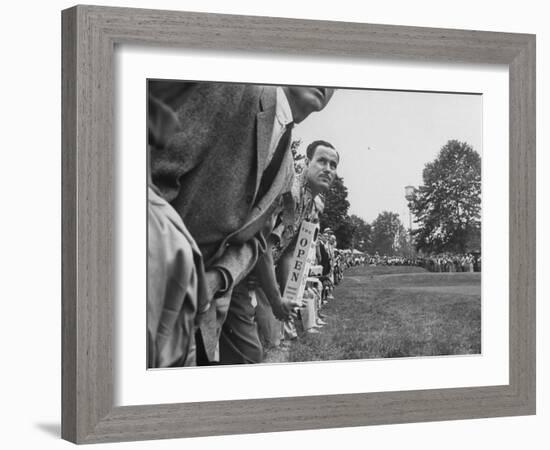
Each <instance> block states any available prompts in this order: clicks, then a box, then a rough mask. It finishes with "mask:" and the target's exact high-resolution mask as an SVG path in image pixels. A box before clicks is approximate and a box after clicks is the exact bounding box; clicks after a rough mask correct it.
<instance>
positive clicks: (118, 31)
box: [62, 6, 536, 443]
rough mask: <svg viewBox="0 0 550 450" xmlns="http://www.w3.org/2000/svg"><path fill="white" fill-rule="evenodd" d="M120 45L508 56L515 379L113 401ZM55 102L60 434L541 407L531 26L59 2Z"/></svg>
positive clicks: (116, 436) (136, 435)
mask: <svg viewBox="0 0 550 450" xmlns="http://www.w3.org/2000/svg"><path fill="white" fill-rule="evenodd" d="M326 36H330V39H326ZM116 44H147V45H156V46H162V47H182V48H190V49H195V50H201V49H215V50H240V51H244V52H246V51H255V52H265V54H267V55H269V54H274V55H275V54H277V55H292V54H303V53H307V54H309V55H315V56H322V57H330V58H334V57H335V58H338V57H354V58H367V57H368V58H372V57H375V58H390V59H398V60H399V59H407V60H416V61H434V62H464V63H483V64H505V65H507V66H508V68H509V86H510V91H509V101H510V108H509V114H510V115H509V143H510V148H509V155H508V157H509V167H510V178H509V180H510V184H509V199H510V200H509V201H510V203H509V208H510V220H509V230H510V237H509V245H510V277H509V293H510V298H509V362H510V365H509V384H507V385H499V386H484V387H468V388H451V389H429V390H414V391H401V392H378V393H359V394H341V395H319V396H307V397H284V398H275V399H254V400H235V401H214V402H195V403H174V404H162V405H138V406H117V407H115V406H114V395H113V385H114V383H113V379H114V374H113V360H112V358H113V335H114V333H113V314H114V306H113V305H114V284H115V280H114V274H115V267H114V262H113V240H114V226H113V218H114V207H115V205H114V201H113V197H114V193H113V189H114V184H115V183H114V170H113V161H114V158H115V153H114V152H115V151H116V149H115V146H114V138H113V133H114V131H113V127H114V125H113V124H114V114H113V102H114V94H115V93H114V87H113V86H114V68H113V54H114V49H115V45H116ZM62 107H63V111H62V207H63V218H62V233H63V244H62V277H63V279H62V437H63V438H64V439H67V440H69V441H72V442H75V443H96V442H113V441H130V440H142V439H160V438H178V437H192V436H211V435H223V434H237V433H260V432H273V431H286V430H303V429H317V428H335V427H350V426H363V425H372V424H389V423H404V422H421V421H434V420H451V419H467V418H481V417H497V416H512V415H527V414H534V413H535V391H536V389H535V254H536V251H535V36H534V35H528V34H511V33H494V32H483V31H466V30H450V29H435V28H418V27H409V26H391V25H371V24H359V23H343V22H329V21H309V20H297V19H281V18H270V17H248V16H233V15H219V14H204V13H188V12H177V11H158V10H145V9H128V8H111V7H99V6H75V7H73V8H70V9H67V10H65V11H63V12H62Z"/></svg>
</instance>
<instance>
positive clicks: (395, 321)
mask: <svg viewBox="0 0 550 450" xmlns="http://www.w3.org/2000/svg"><path fill="white" fill-rule="evenodd" d="M62 17H63V60H62V61H63V324H62V326H63V391H62V392H63V398H62V403H63V417H62V435H63V437H64V438H65V439H68V440H70V441H73V442H77V443H92V442H108V441H123V440H140V439H158V438H173V437H190V436H207V435H220V434H234V433H253V432H268V431H284V430H298V429H312V428H325V427H344V426H358V425H369V424H387V423H402V422H413V421H429V420H450V419H462V418H475V417H490V416H506V415H522V414H534V412H535V292H534V289H535V282H534V277H535V251H534V249H535V194H534V192H535V191H534V189H535V177H534V175H535V75H534V74H535V38H534V36H532V35H522V34H507V33H489V32H480V31H464V30H446V29H431V28H415V27H401V26H389V25H370V24H357V23H338V22H322V21H305V20H294V19H277V18H267V17H245V16H227V15H216V14H199V13H186V12H174V11H154V10H139V9H126V8H107V7H97V6H76V7H73V8H71V9H68V10H65V11H63V15H62ZM327 36H331V38H330V39H327V38H326V37H327ZM482 261H483V263H482ZM404 374H406V375H404Z"/></svg>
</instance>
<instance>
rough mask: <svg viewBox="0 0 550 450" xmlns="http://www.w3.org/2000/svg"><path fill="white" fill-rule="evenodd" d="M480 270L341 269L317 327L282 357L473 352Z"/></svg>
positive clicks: (307, 358)
mask: <svg viewBox="0 0 550 450" xmlns="http://www.w3.org/2000/svg"><path fill="white" fill-rule="evenodd" d="M480 280H481V278H480V273H430V272H426V271H425V270H424V269H421V268H418V267H357V268H353V269H350V270H347V271H346V274H345V276H344V280H343V281H342V283H341V284H340V285H339V286H337V288H336V289H335V291H334V301H332V302H331V303H329V304H328V305H326V306H325V307H324V308H323V313H324V314H326V319H325V321H326V322H328V323H327V325H325V326H324V327H323V328H322V329H321V332H320V333H318V334H313V335H303V336H300V338H299V339H298V340H297V341H295V342H293V344H292V345H291V347H290V349H289V350H290V351H289V360H290V361H319V360H325V361H326V360H339V359H364V358H395V357H404V356H433V355H463V354H472V353H473V354H475V353H480V352H481V283H480Z"/></svg>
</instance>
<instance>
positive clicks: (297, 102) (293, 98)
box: [283, 86, 334, 123]
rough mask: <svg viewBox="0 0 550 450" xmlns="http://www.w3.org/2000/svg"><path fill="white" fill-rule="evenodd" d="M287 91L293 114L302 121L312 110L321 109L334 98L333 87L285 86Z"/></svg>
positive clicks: (297, 121)
mask: <svg viewBox="0 0 550 450" xmlns="http://www.w3.org/2000/svg"><path fill="white" fill-rule="evenodd" d="M283 90H284V91H285V94H286V97H287V100H288V103H289V104H290V109H291V110H292V116H293V118H294V121H295V122H296V123H300V122H301V121H302V120H304V119H305V118H306V117H307V116H309V115H310V114H311V113H312V112H317V111H321V110H322V109H323V108H324V107H325V106H326V105H327V103H328V102H329V100H330V99H331V98H332V95H333V94H334V89H333V88H324V87H299V86H285V87H284V88H283Z"/></svg>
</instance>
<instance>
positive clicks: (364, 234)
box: [350, 214, 371, 252]
mask: <svg viewBox="0 0 550 450" xmlns="http://www.w3.org/2000/svg"><path fill="white" fill-rule="evenodd" d="M350 223H351V225H352V227H353V235H352V245H351V246H352V247H353V248H356V249H357V250H359V251H362V252H370V247H371V225H370V224H369V223H367V222H365V221H364V220H363V219H362V218H361V217H359V216H356V215H355V214H352V215H351V216H350Z"/></svg>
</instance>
